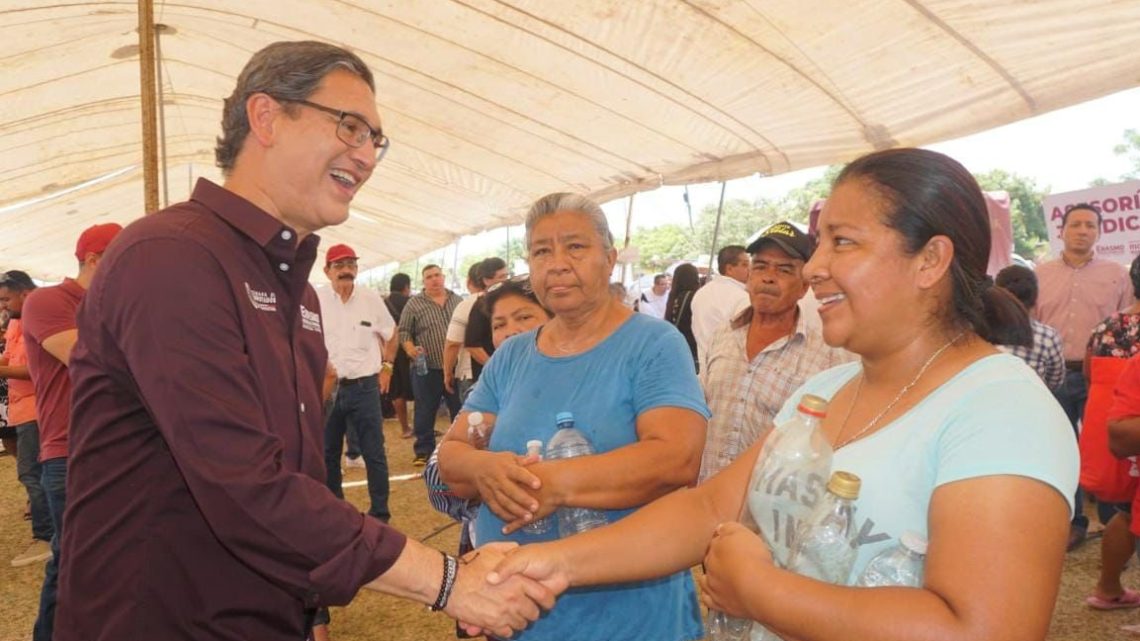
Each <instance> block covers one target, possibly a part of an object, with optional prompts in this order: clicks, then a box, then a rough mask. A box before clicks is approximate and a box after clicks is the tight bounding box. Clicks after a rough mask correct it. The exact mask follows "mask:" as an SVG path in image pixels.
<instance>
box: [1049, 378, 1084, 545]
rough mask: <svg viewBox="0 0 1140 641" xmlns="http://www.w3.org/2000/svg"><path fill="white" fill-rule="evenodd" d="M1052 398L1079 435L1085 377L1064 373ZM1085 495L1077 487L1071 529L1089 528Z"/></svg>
mask: <svg viewBox="0 0 1140 641" xmlns="http://www.w3.org/2000/svg"><path fill="white" fill-rule="evenodd" d="M1053 396H1055V397H1056V398H1057V402H1058V403H1060V404H1061V409H1063V410H1065V415H1066V416H1068V417H1069V423H1070V424H1072V426H1073V435H1074V436H1076V435H1077V434H1079V430H1078V428H1077V425H1078V424H1079V423H1080V421H1081V417H1082V416H1084V413H1085V401H1087V400H1088V399H1089V385H1088V381H1086V380H1085V375H1084V373H1082V372H1076V371H1073V370H1066V371H1065V382H1064V383H1063V384H1062V385H1061V387H1059V388H1058V389H1057V390H1056V391H1054V392H1053ZM1084 508H1085V493H1084V491H1083V490H1081V488H1080V487H1079V486H1078V487H1077V494H1076V496H1075V497H1074V499H1073V521H1072V525H1073V527H1076V528H1079V529H1082V530H1087V529H1088V527H1089V517H1087V516H1085V513H1084Z"/></svg>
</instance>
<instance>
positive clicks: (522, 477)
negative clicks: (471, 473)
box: [474, 452, 542, 523]
mask: <svg viewBox="0 0 1140 641" xmlns="http://www.w3.org/2000/svg"><path fill="white" fill-rule="evenodd" d="M484 454H485V456H484V460H483V461H482V462H481V463H480V466H479V472H478V474H476V475H475V478H474V482H475V487H476V488H477V489H478V491H479V497H480V498H481V499H482V500H483V502H484V503H486V504H487V507H488V508H489V509H490V510H491V511H492V512H494V513H495V515H496V516H498V517H499V518H500V519H503V520H504V521H506V522H508V523H510V522H512V521H516V520H519V519H527V520H530V519H533V518H534V514H535V512H536V511H537V510H538V501H537V500H536V499H535V498H534V497H533V496H531V494H530V492H528V489H529V490H532V491H537V490H538V489H539V488H540V487H541V486H542V481H541V480H539V478H538V477H537V476H535V475H534V474H532V473H531V472H530V471H529V470H527V468H526V463H527V462H529V461H532V460H533V459H532V458H528V457H525V456H518V455H516V454H513V453H511V452H485V453H484Z"/></svg>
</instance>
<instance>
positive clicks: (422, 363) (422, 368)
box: [415, 347, 428, 376]
mask: <svg viewBox="0 0 1140 641" xmlns="http://www.w3.org/2000/svg"><path fill="white" fill-rule="evenodd" d="M415 366H416V374H417V375H418V376H427V373H428V363H427V354H425V353H424V348H422V347H417V348H416V358H415Z"/></svg>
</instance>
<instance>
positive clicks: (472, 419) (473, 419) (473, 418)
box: [467, 412, 483, 426]
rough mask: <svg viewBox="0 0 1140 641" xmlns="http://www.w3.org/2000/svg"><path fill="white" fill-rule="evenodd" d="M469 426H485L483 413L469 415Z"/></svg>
mask: <svg viewBox="0 0 1140 641" xmlns="http://www.w3.org/2000/svg"><path fill="white" fill-rule="evenodd" d="M467 424H468V425H471V426H475V425H482V424H483V412H471V413H470V414H468V415H467Z"/></svg>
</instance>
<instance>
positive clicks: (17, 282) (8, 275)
mask: <svg viewBox="0 0 1140 641" xmlns="http://www.w3.org/2000/svg"><path fill="white" fill-rule="evenodd" d="M0 287H10V288H11V289H12V290H13V291H21V292H26V291H28V290H29V289H35V288H36V284H35V282H34V281H32V277H31V276H28V273H27V272H22V271H20V270H18V269H10V270H8V271H6V272H0Z"/></svg>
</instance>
